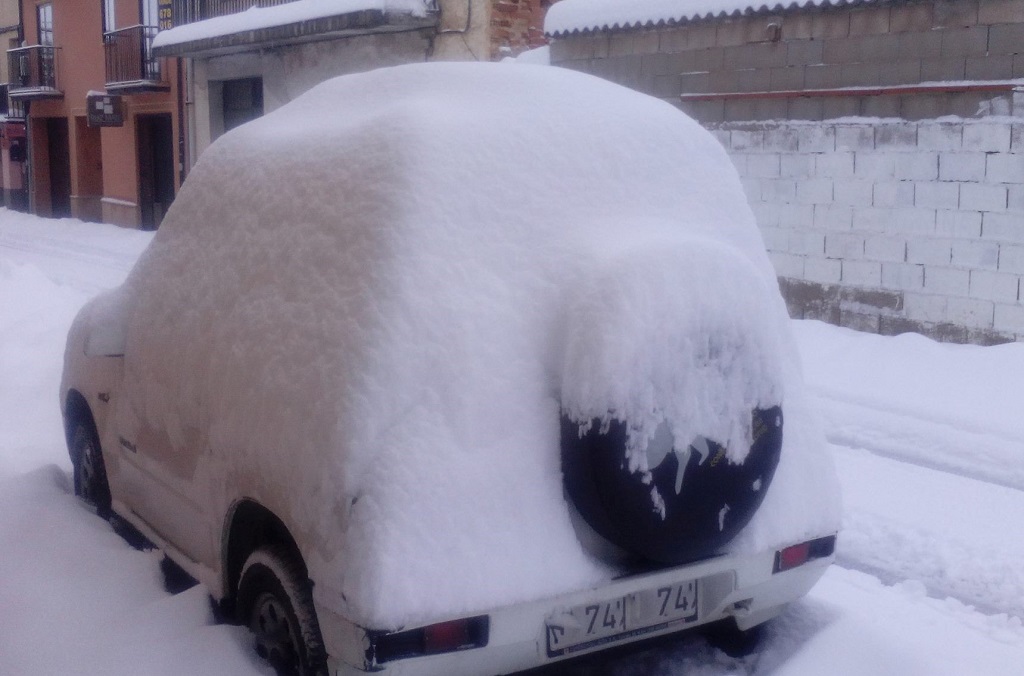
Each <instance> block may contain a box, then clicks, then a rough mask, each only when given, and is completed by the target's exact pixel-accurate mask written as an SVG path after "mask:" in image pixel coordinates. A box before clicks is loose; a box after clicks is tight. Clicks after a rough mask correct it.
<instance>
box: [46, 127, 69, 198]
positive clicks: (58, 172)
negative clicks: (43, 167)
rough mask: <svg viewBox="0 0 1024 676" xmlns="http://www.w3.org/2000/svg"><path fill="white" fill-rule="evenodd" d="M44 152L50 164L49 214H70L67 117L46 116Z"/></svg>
mask: <svg viewBox="0 0 1024 676" xmlns="http://www.w3.org/2000/svg"><path fill="white" fill-rule="evenodd" d="M46 154H47V160H48V163H49V165H50V216H51V217H53V218H62V217H68V216H71V154H70V149H69V147H68V121H67V118H63V117H48V118H46Z"/></svg>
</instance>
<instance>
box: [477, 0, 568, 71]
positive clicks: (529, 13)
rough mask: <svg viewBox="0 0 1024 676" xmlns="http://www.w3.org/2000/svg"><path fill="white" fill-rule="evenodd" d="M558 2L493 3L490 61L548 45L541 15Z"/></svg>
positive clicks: (512, 0) (519, 0)
mask: <svg viewBox="0 0 1024 676" xmlns="http://www.w3.org/2000/svg"><path fill="white" fill-rule="evenodd" d="M556 1H557V0H494V2H493V4H492V5H491V58H492V59H497V58H501V57H504V56H514V55H516V54H519V53H521V52H524V51H526V50H527V49H533V48H534V47H540V46H542V45H546V44H547V39H546V38H545V37H544V14H545V13H546V12H547V9H548V7H550V6H551V5H552V4H553V3H554V2H556Z"/></svg>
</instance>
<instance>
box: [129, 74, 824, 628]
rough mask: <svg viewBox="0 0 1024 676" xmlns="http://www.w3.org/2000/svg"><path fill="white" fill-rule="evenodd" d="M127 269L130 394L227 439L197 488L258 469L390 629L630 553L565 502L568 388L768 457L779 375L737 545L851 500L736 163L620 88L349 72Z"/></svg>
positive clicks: (160, 415)
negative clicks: (781, 416)
mask: <svg viewBox="0 0 1024 676" xmlns="http://www.w3.org/2000/svg"><path fill="white" fill-rule="evenodd" d="M127 284H128V287H126V291H129V292H130V293H126V295H127V296H130V297H131V298H133V300H132V301H131V302H130V307H128V308H126V315H125V316H127V317H129V320H128V325H127V356H126V360H125V392H126V393H128V396H125V397H123V398H122V402H121V404H120V405H121V406H123V407H124V408H123V409H122V411H121V419H122V420H128V419H132V418H136V419H139V420H144V421H145V422H146V424H148V425H152V426H154V427H159V428H162V429H164V430H166V432H167V434H168V437H169V438H170V439H171V440H172V442H173V443H175V444H186V443H187V444H193V445H194V444H201V447H202V448H204V449H208V450H207V451H206V452H205V453H203V454H202V457H201V458H200V460H199V463H198V465H197V466H196V467H194V468H186V469H184V470H182V473H183V474H182V477H181V480H182V482H183V485H184V484H187V486H188V487H189V488H185V489H183V490H185V491H186V492H188V491H192V493H193V495H194V496H195V498H196V499H197V500H200V499H201V500H202V501H205V502H206V504H208V505H212V506H211V507H210V509H212V510H214V512H215V513H216V511H217V510H224V512H221V514H223V513H226V511H227V509H228V506H229V504H230V502H231V500H232V499H233V497H232V496H233V495H234V494H235V493H236V492H238V491H244V492H245V494H248V495H258V496H260V497H261V499H262V500H264V502H265V503H267V506H268V507H270V508H271V509H273V510H274V511H275V512H276V513H278V515H279V516H280V517H281V518H282V519H283V520H284V521H285V522H286V523H287V524H288V525H289V527H291V528H292V529H293V530H294V531H295V532H296V535H297V538H299V539H303V540H308V541H315V542H317V543H318V547H317V548H316V550H315V551H313V552H307V559H308V560H307V564H308V565H309V568H310V571H311V577H313V578H314V579H316V580H317V593H318V595H320V596H321V598H326V597H330V598H331V599H332V602H333V603H335V604H337V605H338V606H340V607H342V608H346V609H347V614H349V616H350V617H352V618H353V619H355V620H356V621H358V622H360V623H362V624H364V625H366V626H375V627H389V628H390V627H398V626H401V625H402V624H404V623H406V622H411V621H419V620H427V619H431V618H436V617H441V616H450V615H454V614H460V613H468V612H476V611H480V610H485V609H487V608H490V607H494V606H499V605H503V604H508V603H513V602H517V601H523V600H528V599H534V598H539V597H542V596H545V595H550V594H556V593H560V592H563V591H568V590H571V589H580V588H583V587H586V586H588V585H591V584H594V583H596V582H598V581H600V580H602V579H604V578H606V577H607V576H609V575H611V574H613V571H610V570H609V569H608V568H607V567H606V566H605V565H603V564H601V563H599V562H597V561H595V560H593V559H592V558H591V557H590V556H589V555H588V554H587V553H586V552H585V551H584V550H583V548H582V547H581V545H580V544H579V542H578V541H577V538H576V536H575V533H574V531H573V526H572V523H571V521H570V518H569V516H568V509H567V505H566V503H565V500H564V498H563V491H562V483H561V476H560V468H559V415H560V410H561V409H562V408H563V407H565V409H566V410H569V411H573V412H575V413H577V414H579V415H580V416H583V415H588V416H589V415H595V416H598V417H602V416H608V415H610V414H612V413H615V412H628V413H629V414H630V416H631V424H634V425H635V433H636V434H637V435H638V436H637V438H638V439H643V438H647V437H650V436H651V435H653V433H654V430H655V429H656V427H657V426H658V425H659V424H660V423H661V422H662V421H667V422H669V424H670V425H672V426H673V428H674V431H675V432H676V433H677V436H682V437H685V436H687V435H689V436H693V435H698V434H699V435H705V436H708V437H710V438H717V439H720V440H722V441H723V442H728V443H729V448H730V456H731V457H732V458H733V459H742V457H743V452H744V451H743V449H745V448H747V447H749V440H750V430H749V425H750V411H751V409H752V408H753V407H754V406H771V405H776V404H780V403H781V405H782V406H783V408H784V410H785V412H786V426H785V433H784V448H783V454H782V460H781V462H780V465H779V467H778V470H777V472H776V477H775V480H774V482H773V484H772V486H771V488H770V489H769V493H768V496H767V498H766V500H765V502H764V504H763V506H762V508H761V510H760V512H759V513H758V514H757V515H756V516H755V518H754V520H753V521H752V522H751V524H750V525H749V526H747V528H746V529H745V530H744V531H743V533H741V535H740V536H739V537H738V538H737V540H735V541H734V542H733V543H732V544H731V545H730V547H731V548H732V549H733V550H736V551H749V550H751V549H752V548H761V547H766V546H774V545H777V544H780V543H788V542H792V541H797V540H800V539H801V538H804V537H806V536H811V535H817V534H821V533H823V532H829V531H831V530H834V529H836V528H837V526H838V512H837V507H836V501H835V497H834V496H835V495H836V494H837V489H836V483H835V478H834V475H833V473H832V469H831V465H830V461H829V459H828V457H827V456H826V455H825V454H824V447H823V443H822V437H821V433H820V431H819V430H818V428H817V427H816V423H815V422H814V418H813V415H812V413H811V411H810V410H809V409H808V407H807V406H806V404H805V399H804V395H803V391H802V385H801V377H800V373H799V367H798V360H797V358H796V352H795V349H794V347H793V345H792V340H791V338H790V336H789V333H788V330H789V329H788V326H787V318H786V311H785V307H784V305H783V303H782V300H781V298H780V296H779V294H778V290H777V286H776V283H775V279H774V274H773V271H772V268H771V266H770V264H769V262H768V260H767V257H766V255H765V253H764V247H763V243H762V241H761V238H760V235H759V233H758V231H757V228H756V225H755V223H754V219H753V217H752V215H751V212H750V210H749V208H748V207H747V205H746V202H745V200H744V197H743V191H742V188H741V186H740V183H739V180H738V178H737V176H736V174H735V172H734V170H733V169H732V165H731V164H730V162H729V159H728V157H727V156H726V154H725V152H724V150H723V149H722V148H721V147H720V146H719V145H718V144H717V143H716V141H715V140H714V139H713V138H712V137H711V136H710V135H709V134H708V133H707V132H705V131H704V130H703V129H701V128H700V127H699V126H698V125H697V124H696V123H695V122H693V121H692V120H690V119H689V118H687V117H686V116H684V115H683V114H681V113H680V112H679V111H677V110H676V109H674V108H673V107H672V106H670V105H667V104H665V103H662V102H660V101H657V100H655V99H652V98H649V97H646V96H643V95H640V94H637V93H635V92H631V91H629V90H626V89H623V88H621V87H619V86H616V85H613V84H610V83H607V82H604V81H601V80H597V79H595V78H592V77H589V76H585V75H580V74H577V73H573V72H569V71H563V70H559V69H552V68H543V67H534V66H524V65H515V64H445V65H440V64H430V65H415V66H405V67H400V68H394V69H386V70H381V71H376V72H373V73H367V74H362V75H354V76H347V77H344V78H339V79H336V80H333V81H329V82H326V83H324V84H322V85H320V86H318V87H316V88H314V89H313V90H311V91H310V92H308V93H307V94H305V95H303V96H302V97H300V98H299V99H297V100H295V101H293V102H292V103H290V104H288V105H287V106H285V107H283V108H281V109H279V110H277V111H275V112H273V113H270V114H269V115H267V116H266V117H264V118H262V119H260V120H257V121H255V122H253V123H250V124H247V125H244V126H243V127H240V128H239V129H237V130H234V131H232V132H230V133H228V134H227V135H225V136H224V137H222V138H221V139H219V140H218V141H217V142H216V143H214V144H213V146H211V147H210V149H209V150H207V151H206V152H205V153H204V155H203V157H202V158H201V159H200V161H199V163H198V164H197V166H196V167H195V169H194V171H193V172H192V175H191V176H190V177H189V181H188V182H187V184H186V185H185V186H184V187H183V189H182V191H181V193H180V195H179V197H178V199H177V200H176V201H175V203H174V205H173V206H172V208H171V210H170V211H169V213H168V215H167V218H166V220H165V222H164V225H163V226H162V227H161V229H160V230H159V232H158V233H157V235H156V237H155V239H154V242H153V244H152V246H151V247H150V248H149V249H148V250H147V251H146V252H145V254H143V256H142V258H141V259H140V262H139V264H138V266H137V267H136V268H135V270H134V271H133V273H132V274H131V276H130V277H129V280H128V282H127ZM129 413H130V415H129ZM227 458H232V460H230V461H228V460H227ZM217 518H220V516H219V515H217ZM218 536H219V534H217V533H211V534H209V537H211V538H217V537H218Z"/></svg>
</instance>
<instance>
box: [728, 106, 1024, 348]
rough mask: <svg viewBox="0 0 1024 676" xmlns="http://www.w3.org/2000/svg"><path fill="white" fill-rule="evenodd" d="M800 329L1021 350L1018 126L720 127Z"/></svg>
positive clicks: (1023, 130)
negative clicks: (913, 336) (1013, 345)
mask: <svg viewBox="0 0 1024 676" xmlns="http://www.w3.org/2000/svg"><path fill="white" fill-rule="evenodd" d="M713 133H714V134H715V135H716V136H717V137H718V139H719V140H720V141H721V142H722V144H723V145H724V146H725V147H726V148H727V149H728V150H729V152H730V154H731V156H732V158H733V161H734V163H735V165H736V168H737V169H738V171H739V173H740V176H741V177H742V178H743V182H744V187H745V189H746V192H747V198H748V199H749V201H750V204H751V207H752V208H753V210H754V213H755V215H756V217H757V220H758V223H759V225H760V226H761V230H762V233H763V236H764V239H765V245H766V246H767V248H768V251H769V255H770V256H771V259H772V261H773V263H774V264H775V268H776V271H777V272H778V274H779V276H780V278H781V279H782V284H783V287H784V290H785V291H786V294H787V296H788V297H789V298H788V300H789V301H790V311H791V314H793V315H794V316H796V317H805V318H816V319H823V320H826V321H829V322H832V323H835V324H841V325H844V326H850V327H852V328H857V329H862V330H869V331H875V332H881V333H899V332H902V331H907V330H914V331H918V332H920V333H925V334H927V335H932V336H935V337H938V338H942V339H944V340H950V341H955V342H968V341H969V342H983V343H991V342H1004V341H1007V340H1024V304H1022V300H1024V297H1022V292H1024V288H1022V284H1021V277H1022V275H1024V119H1022V120H1017V121H1015V120H1012V119H1009V118H990V119H984V120H960V121H955V122H953V121H949V122H937V121H926V122H893V121H890V122H881V123H879V122H855V121H840V122H829V123H806V122H803V123H802V122H790V123H768V124H766V123H745V124H744V123H723V124H719V125H714V126H713Z"/></svg>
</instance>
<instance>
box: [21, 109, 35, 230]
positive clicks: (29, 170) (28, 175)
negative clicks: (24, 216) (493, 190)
mask: <svg viewBox="0 0 1024 676" xmlns="http://www.w3.org/2000/svg"><path fill="white" fill-rule="evenodd" d="M35 148H36V144H35V143H33V142H32V102H31V101H25V169H24V170H23V171H24V172H25V190H27V191H28V212H29V213H30V214H34V213H36V181H35V168H36V162H35V159H36V150H35Z"/></svg>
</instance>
